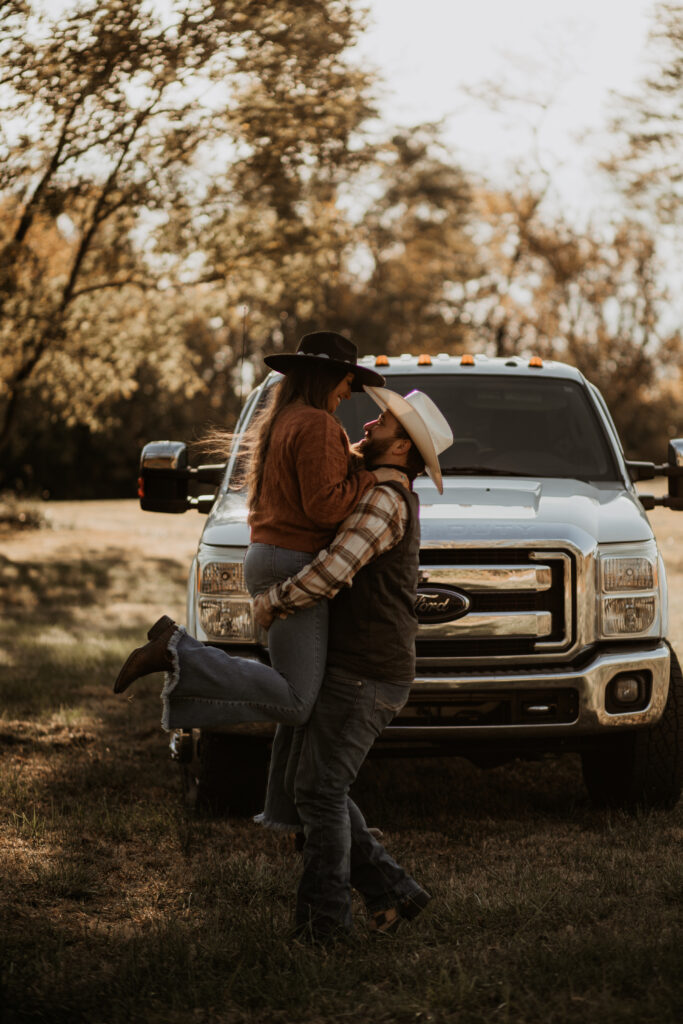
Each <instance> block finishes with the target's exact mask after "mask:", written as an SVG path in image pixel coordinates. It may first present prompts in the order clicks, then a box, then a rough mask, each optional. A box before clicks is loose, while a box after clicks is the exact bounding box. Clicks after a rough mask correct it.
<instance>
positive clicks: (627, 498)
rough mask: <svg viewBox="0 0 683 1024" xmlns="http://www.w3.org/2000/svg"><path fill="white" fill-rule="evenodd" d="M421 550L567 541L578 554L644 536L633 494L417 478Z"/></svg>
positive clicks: (573, 483)
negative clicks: (458, 545) (465, 544)
mask: <svg viewBox="0 0 683 1024" xmlns="http://www.w3.org/2000/svg"><path fill="white" fill-rule="evenodd" d="M416 489H417V491H418V493H419V495H420V519H421V524H422V541H423V544H427V545H429V546H434V545H438V544H442V543H444V542H445V543H446V544H448V543H449V542H450V543H458V542H460V543H462V542H463V541H486V540H492V539H494V540H496V541H505V540H510V541H513V540H514V541H518V542H519V541H522V542H529V543H533V542H534V541H536V540H545V541H562V540H571V541H573V542H574V543H575V544H576V545H577V546H578V547H580V548H582V549H586V548H591V547H593V546H594V545H595V543H596V542H597V543H598V544H619V543H626V542H629V541H645V540H650V539H651V538H652V528H651V527H650V524H649V522H648V520H647V517H646V515H645V513H644V511H643V508H642V506H641V505H640V503H639V501H638V500H637V498H636V496H635V495H634V494H633V493H632V492H631V491H629V490H627V489H626V488H625V487H624V486H623V485H621V484H615V483H612V482H610V483H596V484H590V483H584V482H583V481H580V480H566V479H556V478H544V479H532V478H529V477H523V478H522V477H515V478H510V477H498V476H493V477H481V476H478V477H446V478H445V479H444V493H443V494H439V493H438V491H437V490H436V488H435V487H434V485H433V484H431V483H430V482H429V481H427V480H426V479H422V478H420V479H419V480H418V481H417V487H416Z"/></svg>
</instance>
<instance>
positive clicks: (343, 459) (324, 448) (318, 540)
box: [249, 404, 377, 551]
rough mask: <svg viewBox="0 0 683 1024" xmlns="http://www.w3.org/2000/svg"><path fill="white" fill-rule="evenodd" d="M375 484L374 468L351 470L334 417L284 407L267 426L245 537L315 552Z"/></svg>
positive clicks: (303, 407) (346, 444) (346, 443)
mask: <svg viewBox="0 0 683 1024" xmlns="http://www.w3.org/2000/svg"><path fill="white" fill-rule="evenodd" d="M376 483H377V478H376V476H375V474H374V473H370V472H368V470H365V469H361V470H359V471H358V472H354V471H353V469H352V456H351V452H350V449H349V439H348V437H347V436H346V432H345V431H344V429H343V427H341V426H340V424H339V423H338V422H337V420H335V418H334V416H331V415H330V413H328V412H324V411H323V410H322V409H314V408H313V407H312V406H310V405H299V404H295V405H291V406H287V407H286V408H285V409H283V410H282V412H281V413H280V415H279V416H278V418H277V419H276V421H275V424H274V426H273V430H272V434H271V438H270V447H269V448H268V453H267V455H266V461H265V465H264V468H263V483H262V485H261V494H260V496H259V500H258V503H257V505H256V507H255V508H253V509H252V510H251V512H250V514H249V524H250V526H251V539H252V541H253V542H255V543H261V544H275V545H277V546H278V547H281V548H288V549H289V550H291V551H319V550H320V548H323V547H325V545H326V544H328V543H329V542H330V540H331V539H332V537H333V536H334V534H335V533H336V530H337V527H338V525H339V523H341V521H342V520H343V519H345V518H346V516H347V515H348V514H349V512H351V511H352V510H353V509H354V508H355V507H356V505H357V503H358V500H359V499H360V497H361V495H362V494H364V493H365V491H367V490H368V489H369V488H370V487H373V486H374V485H375V484H376Z"/></svg>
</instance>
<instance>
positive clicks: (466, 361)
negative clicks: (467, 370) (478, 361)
mask: <svg viewBox="0 0 683 1024" xmlns="http://www.w3.org/2000/svg"><path fill="white" fill-rule="evenodd" d="M460 365H461V366H474V356H473V355H471V354H470V353H469V352H466V353H465V355H464V356H462V358H461V359H460Z"/></svg>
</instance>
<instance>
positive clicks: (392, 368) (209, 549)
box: [140, 354, 683, 814]
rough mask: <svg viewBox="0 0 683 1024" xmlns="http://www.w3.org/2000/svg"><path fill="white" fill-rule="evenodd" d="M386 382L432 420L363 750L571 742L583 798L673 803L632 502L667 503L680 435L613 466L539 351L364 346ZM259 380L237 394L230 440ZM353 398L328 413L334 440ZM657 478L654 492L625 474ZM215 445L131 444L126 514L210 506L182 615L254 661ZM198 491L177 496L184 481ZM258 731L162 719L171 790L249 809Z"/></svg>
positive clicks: (660, 669)
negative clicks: (393, 634)
mask: <svg viewBox="0 0 683 1024" xmlns="http://www.w3.org/2000/svg"><path fill="white" fill-rule="evenodd" d="M361 362H362V363H363V364H365V365H368V366H372V367H376V368H377V369H378V370H379V372H380V373H382V374H384V376H385V377H386V380H387V386H388V387H390V388H393V389H395V390H396V391H398V392H400V393H401V394H405V393H407V392H408V391H410V390H412V389H413V388H420V389H421V390H423V391H425V392H427V394H429V395H431V396H432V398H433V399H434V400H435V401H436V403H437V404H438V406H439V408H440V409H442V410H443V412H444V413H445V415H446V416H447V418H448V419H449V421H450V424H451V427H452V429H453V436H454V438H455V440H454V442H453V445H452V446H451V447H450V448H449V449H448V450H447V451H446V452H444V453H443V455H442V457H441V464H442V470H443V476H444V493H443V495H439V494H438V492H437V491H436V488H435V487H434V486H433V484H432V483H431V482H430V481H429V480H428V479H427V478H424V477H423V478H419V479H418V480H417V481H416V489H417V491H418V492H419V496H420V502H421V512H420V518H421V530H422V545H421V559H420V562H421V564H420V579H419V588H418V596H417V611H418V617H419V621H420V627H419V633H418V638H417V676H416V679H415V684H414V686H413V689H412V693H411V698H410V700H409V702H408V704H407V705H406V707H405V708H404V709H403V711H402V712H401V714H400V715H399V716H398V717H397V718H396V719H395V720H394V722H393V724H392V725H391V726H389V728H387V729H386V730H385V732H384V733H383V734H382V736H381V737H380V739H379V740H378V743H377V744H376V747H375V752H376V753H382V752H384V753H385V754H386V753H390V754H394V755H396V756H425V755H446V754H456V755H459V756H464V757H467V758H469V759H471V760H472V761H474V762H475V763H476V764H479V765H482V766H487V765H489V766H490V765H497V764H501V763H504V762H505V761H507V760H510V759H513V758H516V757H521V758H532V759H537V758H539V757H540V755H542V754H544V753H546V752H553V751H575V752H578V753H579V754H580V755H581V759H582V764H583V775H584V780H585V784H586V787H587V790H588V793H589V796H590V798H591V799H592V800H593V801H594V802H595V803H596V804H598V805H603V806H604V805H608V806H618V807H624V808H631V809H632V808H635V807H672V806H673V805H674V804H675V803H676V801H677V800H678V798H679V795H680V791H681V784H682V781H683V678H682V677H681V669H680V666H679V663H678V660H677V658H676V655H675V654H674V652H673V650H672V649H671V646H670V644H669V643H668V641H667V629H668V624H667V589H666V576H665V570H664V565H663V562H662V558H661V555H660V553H659V551H658V549H657V544H656V541H655V537H654V534H653V532H652V527H651V526H650V523H649V522H648V519H647V516H646V514H645V509H647V508H652V507H654V506H655V505H656V504H660V505H667V506H668V507H670V508H677V509H683V439H677V440H673V441H671V442H670V443H669V452H668V462H667V463H666V464H664V465H662V466H655V465H654V464H653V463H645V462H629V461H627V460H626V459H625V457H624V452H623V450H622V446H621V443H620V441H619V437H618V435H617V432H616V429H615V427H614V424H613V422H612V419H611V417H610V414H609V412H608V409H607V407H606V405H605V402H604V400H603V398H602V396H601V395H600V393H599V391H598V390H597V388H595V387H594V386H593V385H592V384H591V383H590V382H589V381H587V380H586V379H585V377H583V375H582V374H581V373H580V372H579V371H578V370H577V369H575V368H574V367H571V366H567V365H565V364H562V363H558V362H543V361H542V360H540V359H523V358H521V357H513V358H508V359H498V358H497V359H492V358H486V357H485V356H480V355H475V356H470V355H464V356H450V355H445V354H441V355H435V356H429V355H422V356H412V355H403V356H398V357H391V358H388V357H386V356H379V357H374V356H367V357H364V358H363V359H362V360H361ZM277 379H278V375H277V374H274V373H271V374H270V375H269V376H268V377H267V378H266V379H265V380H264V381H263V383H262V384H260V385H259V387H257V388H256V389H255V390H254V391H253V392H252V394H251V395H250V396H249V399H248V400H247V402H246V403H245V406H244V410H243V412H242V415H241V417H240V420H239V423H238V425H237V428H236V435H237V439H238V442H239V436H240V435H241V434H242V433H243V432H244V431H245V429H246V428H247V427H248V426H249V423H250V422H251V420H252V417H253V416H254V415H255V413H257V412H258V410H259V409H260V408H261V407H262V405H263V402H264V399H265V396H266V395H267V392H268V389H269V388H270V387H271V386H272V385H273V383H275V381H276V380H277ZM375 411H376V410H375V407H374V406H373V405H372V403H371V401H370V399H369V398H367V396H365V395H363V394H360V395H354V396H353V397H352V399H351V401H349V402H345V403H343V404H342V406H341V407H340V410H339V416H340V419H341V420H342V421H343V423H344V425H345V427H346V429H347V431H348V433H349V435H350V437H351V439H352V440H357V439H358V438H359V437H360V436H362V424H363V423H364V422H365V421H367V420H369V419H373V418H374V416H375ZM656 474H657V475H659V474H664V475H666V476H667V477H668V485H669V486H668V495H667V496H665V497H663V498H654V497H652V496H645V495H640V496H639V495H638V493H637V492H636V489H635V486H634V482H633V481H634V480H638V479H648V478H652V477H654V476H655V475H656ZM238 476H239V473H238V464H237V462H236V459H235V456H234V455H233V456H232V457H231V459H230V461H229V463H228V464H227V465H226V466H205V467H201V466H200V467H197V468H190V467H188V465H187V449H186V446H185V445H184V444H182V443H180V442H172V441H157V442H152V443H150V444H148V445H146V446H145V448H144V449H143V452H142V458H141V473H140V499H141V505H142V507H143V508H144V509H148V510H151V511H157V512H184V511H185V510H186V509H187V508H190V507H195V508H197V509H199V510H200V511H206V512H208V513H209V515H208V519H207V521H206V524H205V526H204V530H203V532H202V535H201V539H200V541H199V546H198V550H197V554H196V556H195V559H194V561H193V563H192V566H191V568H190V572H189V578H188V593H187V626H188V629H189V631H190V632H191V633H192V634H194V635H195V636H196V637H198V638H199V639H201V640H203V641H205V642H206V643H209V644H215V645H220V646H222V647H224V648H225V649H226V650H229V651H233V652H235V653H239V654H240V655H242V656H245V655H246V656H248V657H254V658H260V659H263V660H264V661H265V660H267V658H268V649H267V638H266V635H265V634H264V633H263V632H262V631H261V630H260V629H259V628H258V627H256V626H255V624H254V621H253V617H252V608H251V601H250V598H249V595H248V594H247V592H246V589H245V586H244V577H243V572H242V564H243V560H244V555H245V551H246V548H247V545H248V542H249V530H248V527H247V522H246V504H245V492H244V489H243V486H242V482H241V481H240V480H239V479H238ZM193 481H194V482H195V483H196V482H200V483H201V482H208V483H211V484H213V485H214V486H215V487H216V488H217V493H216V494H211V495H204V496H199V497H189V496H188V495H189V491H190V489H191V486H190V485H191V483H192V482H193ZM272 732H273V729H272V728H271V727H264V726H262V725H261V726H256V725H254V726H237V727H235V728H232V729H230V730H227V729H226V730H224V731H222V732H208V731H206V730H203V731H202V732H201V733H200V731H199V730H195V731H194V732H189V731H188V732H179V733H176V734H174V736H173V738H172V743H171V749H172V752H173V756H174V757H175V758H176V759H177V760H178V761H180V763H181V765H182V766H183V777H184V780H185V785H186V793H187V798H188V800H189V801H191V802H193V801H196V800H202V801H209V802H213V803H216V804H219V805H222V806H227V808H228V809H229V810H230V811H231V812H232V813H236V814H237V813H249V812H251V811H252V810H258V809H260V806H261V801H262V798H263V788H264V780H265V770H266V764H267V757H268V748H269V744H270V739H271V737H272Z"/></svg>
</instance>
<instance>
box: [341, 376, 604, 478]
mask: <svg viewBox="0 0 683 1024" xmlns="http://www.w3.org/2000/svg"><path fill="white" fill-rule="evenodd" d="M387 386H388V387H390V388H391V389H392V390H393V391H398V392H399V393H400V394H407V393H408V392H409V391H412V390H413V389H414V388H419V389H420V390H421V391H424V392H425V393H426V394H428V395H430V397H431V398H433V399H434V401H435V402H436V404H437V405H438V406H439V408H440V409H441V410H442V412H443V413H444V415H445V416H446V419H447V420H448V421H449V423H450V425H451V429H452V431H453V438H454V441H453V445H452V446H451V447H450V448H449V449H448V450H447V451H445V452H444V453H443V455H442V456H441V459H440V462H441V467H442V471H443V473H444V475H466V474H468V473H471V474H475V473H480V474H485V473H491V474H498V475H512V476H534V477H539V476H540V477H566V478H570V479H579V480H594V481H600V480H615V481H616V480H621V475H620V473H619V470H618V466H617V463H616V460H615V457H614V453H613V451H612V448H611V446H610V443H609V441H608V438H607V436H606V432H605V428H604V426H603V424H602V421H601V420H600V418H599V416H598V414H597V412H596V410H595V408H594V406H593V404H592V402H591V399H590V398H589V396H588V395H587V393H586V390H585V389H584V388H583V387H582V386H581V385H580V384H578V383H577V382H575V381H568V380H558V379H548V378H544V379H541V380H538V379H537V380H533V379H528V378H513V377H512V376H510V377H497V376H493V375H491V376H479V377H475V376H474V375H473V376H471V377H465V376H464V375H463V376H462V377H460V376H458V377H455V376H451V375H449V376H445V375H444V376H440V377H436V376H427V374H425V375H424V376H422V377H418V376H417V375H405V376H403V375H402V376H395V377H394V376H391V377H388V378H387ZM377 413H378V410H377V406H376V405H375V404H374V402H373V401H372V400H371V399H370V398H369V397H368V396H367V395H357V394H354V395H353V396H352V398H351V400H350V401H348V402H343V403H342V404H341V406H340V407H339V410H338V416H339V418H340V419H341V421H342V422H343V424H344V426H345V428H346V430H347V431H348V434H349V437H350V438H351V440H352V441H357V440H359V439H360V438H361V437H362V436H363V424H364V423H366V422H367V421H368V420H373V419H375V418H376V416H377Z"/></svg>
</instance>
